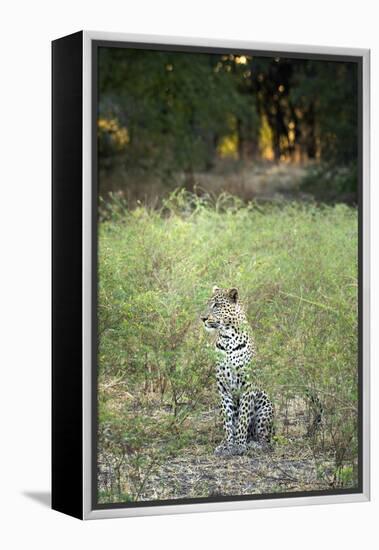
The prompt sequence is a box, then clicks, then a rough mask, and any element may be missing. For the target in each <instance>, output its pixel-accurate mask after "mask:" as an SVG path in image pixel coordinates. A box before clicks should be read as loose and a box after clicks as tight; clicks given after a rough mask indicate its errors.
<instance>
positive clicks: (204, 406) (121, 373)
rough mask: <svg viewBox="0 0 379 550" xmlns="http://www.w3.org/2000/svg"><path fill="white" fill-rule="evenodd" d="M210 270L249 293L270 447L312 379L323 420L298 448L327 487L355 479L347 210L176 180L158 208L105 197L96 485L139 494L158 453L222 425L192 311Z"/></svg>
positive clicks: (352, 261)
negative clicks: (271, 424) (269, 405)
mask: <svg viewBox="0 0 379 550" xmlns="http://www.w3.org/2000/svg"><path fill="white" fill-rule="evenodd" d="M214 284H217V285H218V286H220V287H231V286H233V287H238V289H239V292H240V296H241V297H242V299H243V301H244V303H245V307H246V309H247V312H248V318H249V320H250V323H251V325H252V328H253V332H254V335H255V339H256V344H257V349H258V357H257V360H256V362H255V365H254V372H255V376H256V378H257V381H258V382H259V383H260V384H261V385H262V386H263V387H264V388H265V389H266V390H267V391H268V393H269V394H270V396H271V398H272V400H273V402H274V404H275V408H276V414H277V419H278V420H277V422H278V426H277V436H276V448H277V449H279V451H278V452H281V451H280V450H281V449H284V448H285V449H289V448H290V446H291V445H292V444H293V440H292V439H291V437H292V436H291V435H289V434H288V427H287V428H286V427H285V426H286V424H285V415H286V414H287V413H286V411H287V409H288V404H289V403H291V402H295V400H296V399H298V398H300V399H302V400H304V403H308V406H309V407H311V404H309V402H308V401H307V396H308V395H309V390H311V392H313V394H314V395H317V396H318V397H319V399H320V401H321V402H322V406H323V410H324V419H323V425H322V428H321V430H320V431H319V432H318V433H316V434H313V435H312V437H311V438H308V439H306V438H301V440H300V443H299V449H300V450H301V452H303V450H304V449H305V448H308V447H309V448H310V449H311V450H312V453H313V456H314V459H315V461H316V464H317V475H318V476H319V480H321V481H320V482H322V483H323V484H324V485H322V487H325V486H332V487H338V486H345V487H349V486H352V485H354V484H356V482H357V399H358V396H357V216H356V210H355V209H353V208H349V207H347V206H344V205H337V206H334V207H326V206H325V207H316V206H314V205H312V204H307V205H303V204H296V203H287V204H281V205H272V204H271V205H269V204H267V205H265V206H264V207H262V206H258V205H256V204H254V203H249V204H247V205H246V204H243V203H242V202H241V201H240V200H239V199H237V198H235V197H232V196H226V195H222V196H220V197H219V198H218V199H217V200H211V199H210V198H209V197H207V196H203V197H201V198H200V197H196V196H195V195H191V194H189V193H187V192H185V191H177V192H175V193H174V194H173V195H172V196H171V197H170V198H169V199H168V200H167V201H166V202H165V204H164V206H163V207H162V209H161V210H159V211H158V210H152V209H151V210H150V209H148V208H146V207H144V206H140V207H138V208H136V209H134V210H128V208H127V205H126V204H124V203H123V202H122V201H121V200H120V199H116V198H114V200H113V201H112V202H111V203H107V204H102V207H101V223H100V225H99V289H98V291H99V309H98V312H99V352H98V362H99V463H100V465H101V471H100V474H99V475H100V478H101V476H106V475H108V474H107V472H108V473H109V472H110V473H109V476H110V478H111V481H109V480H108V481H109V483H108V482H107V483H108V484H107V483H105V484H103V485H101V484H100V486H101V487H102V489H101V490H100V499H101V500H103V501H114V500H124V501H125V500H128V499H141V498H147V497H146V495H145V493H144V491H145V489H146V484H147V483H148V482H149V479H150V477H151V476H152V475H153V474H154V473H155V472H156V468H157V467H158V466H159V465H161V464H162V463H164V462H165V461H167V460H168V458H169V457H175V456H182V455H183V453H192V454H198V455H200V456H203V455H207V454H208V455H209V454H211V453H212V448H213V445H214V443H215V441H217V440H219V439H220V438H221V426H220V423H219V419H218V413H217V410H216V409H217V392H216V388H215V374H214V369H213V365H214V352H213V350H212V345H211V343H210V342H209V338H208V337H207V335H206V334H204V331H203V328H202V326H201V323H200V322H199V316H200V314H201V312H202V309H203V307H204V305H205V303H206V301H207V299H208V298H209V296H210V292H211V288H212V286H213V285H214ZM206 411H211V414H210V420H209V422H208V423H207V424H206V429H205V431H204V430H201V429H199V425H198V422H199V419H200V418H203V417H202V415H203V414H205V413H206ZM280 419H282V420H280ZM286 430H287V431H286ZM305 432H306V426H304V433H305ZM286 452H288V451H286ZM107 468H108V470H107ZM104 472H105V473H104ZM100 478H99V479H100ZM204 487H205V486H202V489H201V488H199V489H198V494H200V495H201V494H205V495H207V494H208V493H207V490H206V489H205V488H204ZM318 487H319V485H317V484H316V485H315V486H314V487H313V488H315V489H316V488H318ZM157 494H158V496H159V494H160V493H159V491H158V493H157ZM144 495H145V497H144Z"/></svg>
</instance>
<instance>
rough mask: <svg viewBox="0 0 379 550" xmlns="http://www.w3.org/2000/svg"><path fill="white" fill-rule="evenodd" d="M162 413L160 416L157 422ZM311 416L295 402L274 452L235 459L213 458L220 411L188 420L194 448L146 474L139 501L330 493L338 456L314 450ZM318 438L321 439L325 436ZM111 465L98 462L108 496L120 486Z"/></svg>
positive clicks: (126, 487) (105, 459)
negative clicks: (312, 492) (334, 456)
mask: <svg viewBox="0 0 379 550" xmlns="http://www.w3.org/2000/svg"><path fill="white" fill-rule="evenodd" d="M161 413H162V411H160V412H159V411H157V413H156V415H157V421H158V422H159V416H160V414H161ZM307 414H308V413H307V410H306V404H305V402H304V401H303V400H301V399H293V400H291V402H288V403H286V404H285V406H282V407H281V409H280V412H279V414H278V415H277V420H276V436H275V442H274V445H273V448H272V450H271V451H267V450H262V449H258V448H252V449H250V450H249V451H248V452H247V453H246V455H244V456H231V457H219V456H214V454H213V449H214V447H215V446H216V445H217V443H218V442H219V441H220V439H221V436H222V434H221V429H220V418H219V413H218V411H217V410H216V409H213V410H207V411H203V412H202V413H201V414H197V415H196V417H193V418H188V420H187V422H189V423H190V424H191V426H192V428H193V430H194V433H195V434H196V436H195V439H194V441H193V445H189V446H187V447H186V448H184V449H182V450H181V452H180V453H179V454H178V455H177V456H176V457H169V458H167V459H165V460H164V461H163V462H162V463H160V464H155V465H154V467H152V468H151V470H150V471H149V473H148V475H144V474H143V473H142V476H141V477H140V479H143V482H142V484H141V485H140V489H139V491H138V498H137V500H139V501H150V500H157V499H159V500H166V499H180V498H198V497H213V496H228V495H252V494H273V493H287V492H299V491H315V490H325V489H330V488H331V480H332V477H333V456H331V455H330V453H328V452H327V451H325V450H324V451H322V452H321V451H318V452H315V446H314V445H312V441H311V440H310V439H309V438H307V437H306V435H305V434H306V431H307V422H308V417H307ZM154 416H155V415H154ZM318 437H319V438H320V437H321V436H320V434H319V435H318ZM313 443H314V442H313ZM111 463H112V459H111V457H109V456H105V455H104V454H103V455H102V458H101V461H100V464H99V471H100V475H99V486H100V489H103V490H105V491H106V490H108V493H109V489H110V486H113V487H114V486H115V485H117V484H116V483H115V480H114V479H113V480H112V479H110V476H111V477H114V475H115V472H113V473H112V472H110V470H109V464H111ZM106 465H108V466H106ZM119 473H121V479H120V480H119V481H120V482H121V483H119V484H118V486H119V487H120V486H121V490H122V492H123V493H124V492H125V493H130V480H129V481H128V472H127V468H126V469H125V470H123V469H121V472H120V470H119ZM113 492H114V491H113ZM104 501H105V502H106V501H107V499H105V500H104Z"/></svg>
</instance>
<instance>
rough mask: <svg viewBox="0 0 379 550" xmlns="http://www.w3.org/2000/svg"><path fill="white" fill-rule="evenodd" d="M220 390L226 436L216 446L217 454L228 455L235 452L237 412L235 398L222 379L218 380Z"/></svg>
mask: <svg viewBox="0 0 379 550" xmlns="http://www.w3.org/2000/svg"><path fill="white" fill-rule="evenodd" d="M218 391H219V394H220V401H221V409H222V415H223V421H224V432H225V436H224V440H223V441H222V443H221V444H220V445H218V447H216V449H215V454H216V455H227V454H231V453H232V452H233V446H234V432H235V424H236V412H235V407H234V403H233V398H232V396H231V395H230V394H229V393H228V391H227V389H226V388H225V386H224V384H223V383H222V382H221V381H219V382H218Z"/></svg>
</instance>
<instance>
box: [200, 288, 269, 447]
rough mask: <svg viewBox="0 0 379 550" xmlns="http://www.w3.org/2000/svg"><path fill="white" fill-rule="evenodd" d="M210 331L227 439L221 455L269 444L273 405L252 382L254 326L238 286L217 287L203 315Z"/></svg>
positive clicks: (203, 319)
mask: <svg viewBox="0 0 379 550" xmlns="http://www.w3.org/2000/svg"><path fill="white" fill-rule="evenodd" d="M201 319H202V321H203V323H204V327H205V329H206V330H207V331H209V332H213V333H215V335H216V339H215V346H216V350H217V351H218V352H219V358H218V360H217V363H216V378H217V387H218V391H219V394H220V401H221V409H222V413H223V420H224V431H225V438H224V440H223V442H222V443H221V444H220V445H219V446H218V447H217V448H216V450H215V454H217V455H228V454H232V455H239V454H243V453H244V452H246V450H247V449H248V447H249V446H253V445H259V446H267V445H269V444H270V441H271V436H272V432H273V406H272V403H271V401H270V399H269V398H268V396H267V394H266V393H265V392H264V391H263V390H261V389H259V388H257V387H256V386H255V385H254V383H253V381H252V360H253V358H254V356H255V346H254V341H253V338H252V335H251V329H250V327H249V324H248V322H247V319H246V315H245V312H244V309H243V306H242V304H241V303H240V301H239V299H238V291H237V289H235V288H232V289H229V290H226V289H220V288H218V287H214V288H213V293H212V297H211V298H210V300H209V301H208V304H207V309H206V311H205V312H204V314H203V315H202V317H201Z"/></svg>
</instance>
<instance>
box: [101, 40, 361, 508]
mask: <svg viewBox="0 0 379 550" xmlns="http://www.w3.org/2000/svg"><path fill="white" fill-rule="evenodd" d="M193 50H195V49H193ZM193 50H191V49H187V50H186V49H185V48H182V49H181V50H180V48H178V49H177V50H176V49H175V48H174V49H171V51H168V50H167V49H166V50H165V49H164V47H162V48H157V47H155V48H151V47H150V48H149V47H148V46H146V47H142V46H140V47H131V46H127V47H125V46H124V47H116V46H112V47H111V46H103V47H99V49H98V56H97V67H96V70H97V90H96V101H97V104H96V132H97V135H96V141H97V155H96V177H97V197H96V203H97V204H96V209H97V219H98V226H97V245H96V246H97V298H96V302H97V304H96V309H97V357H96V365H95V369H96V372H95V378H96V430H95V431H96V457H95V461H96V468H95V474H94V475H95V486H96V495H97V504H98V505H102V506H107V505H109V506H110V505H114V504H119V505H120V504H122V505H125V506H132V505H135V504H138V503H156V502H160V503H161V502H168V503H174V502H201V501H207V500H217V499H218V500H222V499H226V500H227V499H232V498H237V497H238V498H257V497H264V496H267V497H272V496H281V495H283V496H290V495H297V496H298V495H312V494H328V493H333V492H334V493H343V492H354V491H356V492H358V489H359V483H360V477H361V461H360V424H359V410H360V361H359V324H358V320H359V303H358V302H359V300H358V298H359V293H358V288H359V270H358V258H359V254H358V243H359V205H360V193H359V189H360V161H359V98H358V83H359V66H358V64H357V62H356V61H351V60H349V59H346V60H344V59H341V58H332V57H331V56H329V57H324V58H323V57H322V56H305V55H304V56H297V57H291V56H288V57H286V56H285V55H283V54H282V55H281V56H280V57H278V56H276V55H275V54H274V53H273V54H270V52H267V53H262V52H261V53H259V52H258V53H254V52H236V51H233V52H228V51H224V50H222V51H217V50H216V51H198V50H197V51H196V50H195V51H193Z"/></svg>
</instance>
